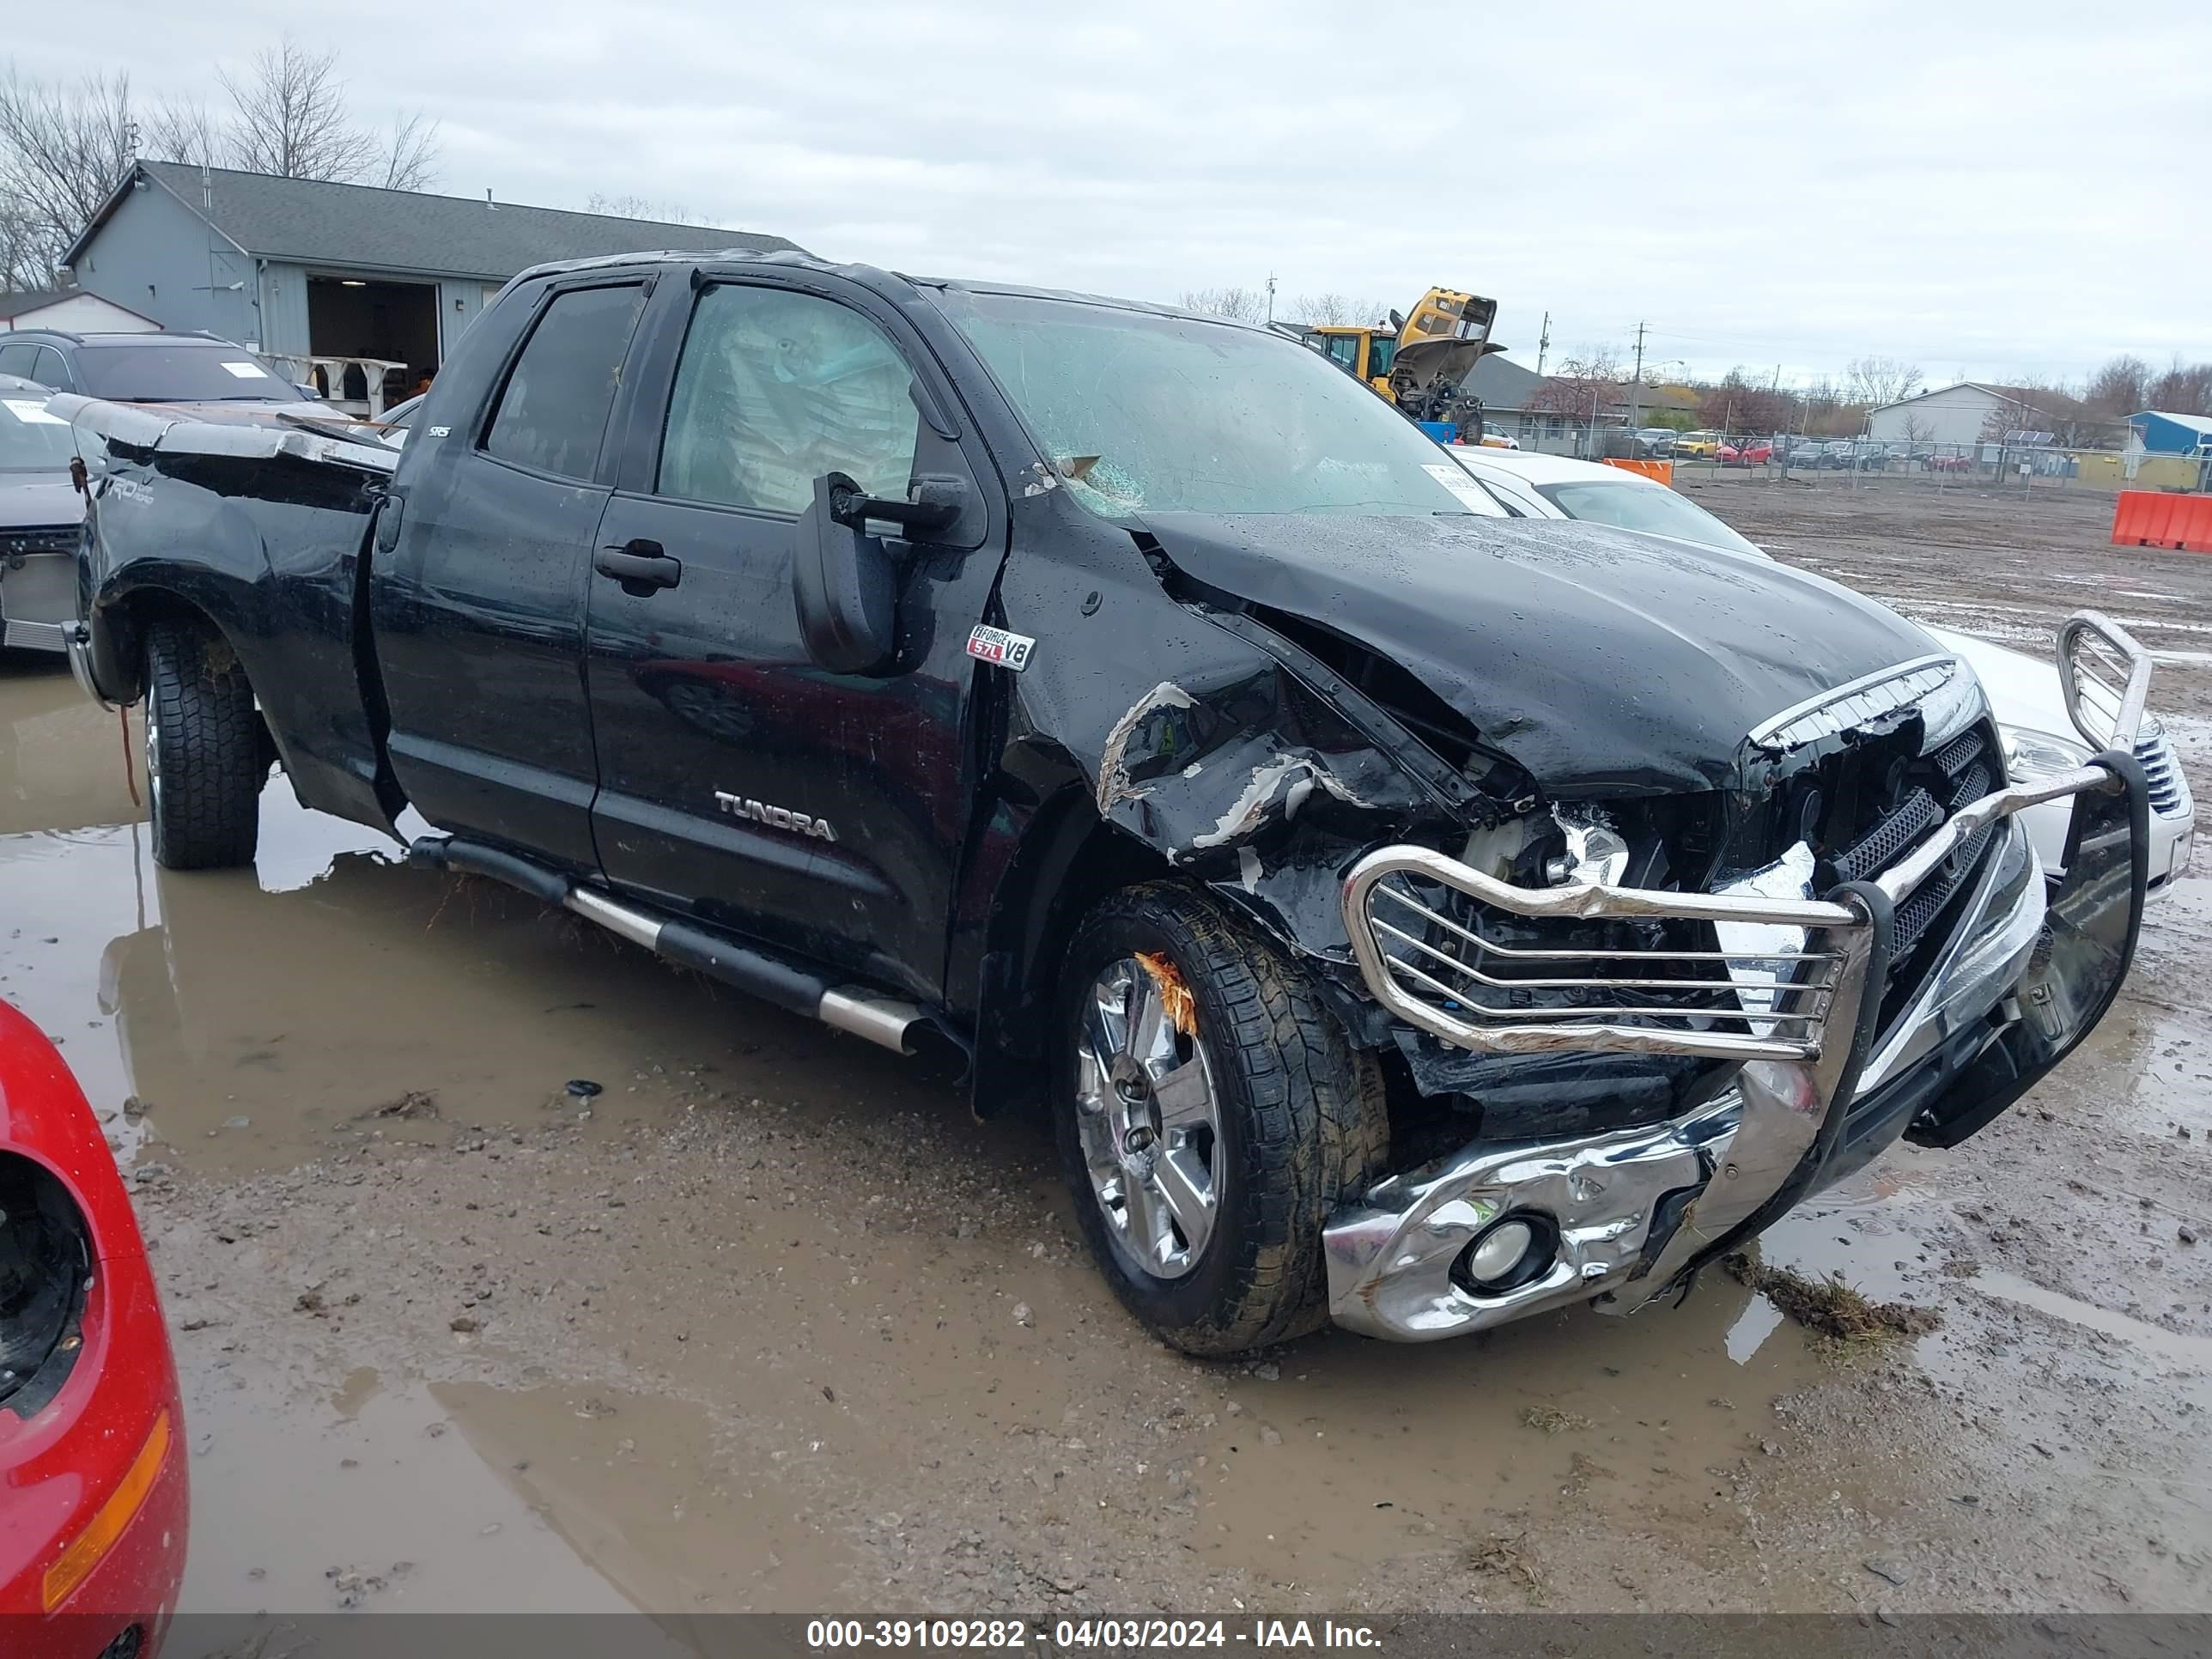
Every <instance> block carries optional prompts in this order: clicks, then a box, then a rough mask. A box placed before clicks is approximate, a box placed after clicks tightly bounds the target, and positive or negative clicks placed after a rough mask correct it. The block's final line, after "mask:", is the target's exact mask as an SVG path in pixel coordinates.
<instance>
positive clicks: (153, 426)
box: [48, 394, 400, 830]
mask: <svg viewBox="0 0 2212 1659" xmlns="http://www.w3.org/2000/svg"><path fill="white" fill-rule="evenodd" d="M48 407H49V408H50V409H51V410H52V412H53V413H55V414H56V415H58V416H62V417H63V418H64V419H66V420H67V421H69V422H70V425H71V427H72V428H75V430H76V436H77V453H78V455H79V457H80V458H81V459H82V461H83V463H84V466H85V471H86V484H87V491H88V505H87V509H86V538H85V552H84V555H83V558H82V568H81V569H80V572H79V577H78V583H79V592H78V605H79V617H80V619H81V620H82V622H83V623H85V624H87V632H88V638H87V639H86V641H84V647H83V649H84V653H85V664H84V665H85V667H86V669H87V670H88V673H89V675H90V678H91V679H92V681H93V683H94V689H95V690H98V691H99V692H100V695H101V696H105V697H107V698H110V699H112V700H113V701H118V702H125V701H130V700H132V699H134V698H135V696H137V690H138V678H139V675H140V673H141V671H142V670H141V665H140V663H139V661H138V659H137V653H138V650H139V648H140V647H139V643H138V641H139V637H140V629H141V628H142V626H143V621H144V619H145V617H146V615H147V614H149V611H148V607H149V605H151V603H153V602H154V600H155V595H157V594H158V595H161V599H160V601H159V602H160V603H161V604H162V605H174V604H176V603H177V602H179V601H182V602H183V603H185V604H186V605H190V606H191V608H193V609H195V610H197V611H199V612H201V613H202V614H203V615H204V617H205V618H206V619H207V620H208V621H209V622H210V623H212V624H213V625H214V626H215V628H216V629H217V630H218V631H219V632H220V633H221V634H222V636H223V638H224V639H225V640H226V641H228V643H229V645H230V647H231V648H232V649H233V650H234V651H235V652H236V653H238V657H239V659H240V662H241V663H242V664H243V665H244V666H245V668H246V673H247V676H248V678H250V679H251V680H252V683H253V684H254V686H255V687H256V688H257V690H258V692H259V694H260V696H261V711H262V715H263V719H264V721H265V723H266V724H267V726H268V728H269V732H270V737H271V738H272V739H273V740H274V743H275V745H276V752H277V755H278V757H280V758H281V759H282V760H283V763H284V768H285V770H286V772H287V773H288V774H289V776H290V778H291V780H292V784H293V787H294V788H295V791H296V792H297V793H298V794H299V796H300V799H301V801H303V802H304V803H305V804H306V805H309V806H313V807H316V808H319V809H320V810H322V811H328V812H333V813H336V814H337V815H339V816H340V817H348V818H351V819H353V820H355V821H356V822H357V823H367V824H371V825H374V826H375V827H377V828H379V829H387V830H388V829H391V827H392V815H393V814H394V813H395V812H396V811H397V810H398V805H399V795H398V790H397V788H396V787H395V786H394V785H393V784H392V780H391V777H390V774H389V770H388V769H387V767H386V763H385V761H384V757H383V750H382V735H383V732H382V728H383V722H382V719H381V716H380V712H379V707H378V705H379V698H378V696H377V693H376V690H375V680H374V672H373V668H372V667H371V665H369V664H368V663H367V662H366V660H365V659H364V656H363V653H362V650H361V641H362V628H361V618H362V615H363V609H362V606H363V594H362V582H363V580H365V577H366V574H367V553H368V538H369V535H370V533H371V526H372V525H373V523H374V518H375V514H376V511H377V508H378V506H379V504H380V502H381V501H382V499H383V489H384V486H385V484H386V483H387V482H388V481H389V479H390V477H391V475H392V468H393V466H394V465H396V464H397V462H398V459H399V454H400V452H399V451H398V449H396V448H392V447H387V446H386V445H385V444H384V443H382V442H380V441H379V440H378V438H377V437H376V435H375V430H374V428H371V427H368V426H365V425H363V424H362V423H361V422H355V421H350V420H347V419H345V418H343V417H342V416H323V415H320V414H319V413H315V412H295V411H292V410H285V409H280V408H271V407H270V406H267V405H258V406H252V407H245V406H241V407H238V408H230V407H226V406H224V405H222V404H189V405H185V404H178V405H166V404H119V403H108V402H104V401H101V400H100V399H97V398H82V397H77V396H74V395H66V394H65V395H63V396H59V397H57V398H54V399H53V400H52V403H51V404H49V405H48Z"/></svg>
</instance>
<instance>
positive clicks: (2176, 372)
mask: <svg viewBox="0 0 2212 1659" xmlns="http://www.w3.org/2000/svg"><path fill="white" fill-rule="evenodd" d="M2137 407H2138V408H2142V409H2154V410H2158V411H2159V412H2160V413H2161V414H2165V415H2212V363H2192V364H2191V365H2189V366H2188V367H2186V368H2185V367H2183V365H2182V362H2181V359H2180V358H2179V357H2176V358H2175V359H2174V360H2173V362H2172V367H2171V368H2168V369H2167V370H2166V373H2165V374H2161V375H2160V376H2159V377H2158V378H2157V379H2156V380H2153V381H2152V382H2151V383H2150V384H2149V385H2148V386H2145V387H2144V388H2143V400H2142V403H2141V404H2138V405H2137ZM2127 412H2128V413H2130V414H2133V413H2134V412H2135V411H2134V410H2128V411H2127Z"/></svg>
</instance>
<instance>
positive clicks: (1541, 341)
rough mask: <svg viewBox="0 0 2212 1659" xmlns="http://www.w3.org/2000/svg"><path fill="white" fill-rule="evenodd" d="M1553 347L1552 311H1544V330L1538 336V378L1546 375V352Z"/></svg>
mask: <svg viewBox="0 0 2212 1659" xmlns="http://www.w3.org/2000/svg"><path fill="white" fill-rule="evenodd" d="M1550 349H1552V313H1550V312H1548V311H1547V312H1546V313H1544V331H1543V333H1541V335H1539V336H1538V337H1537V338H1536V378H1537V379H1538V380H1541V379H1542V378H1543V377H1544V354H1545V353H1546V352H1547V351H1549V350H1550Z"/></svg>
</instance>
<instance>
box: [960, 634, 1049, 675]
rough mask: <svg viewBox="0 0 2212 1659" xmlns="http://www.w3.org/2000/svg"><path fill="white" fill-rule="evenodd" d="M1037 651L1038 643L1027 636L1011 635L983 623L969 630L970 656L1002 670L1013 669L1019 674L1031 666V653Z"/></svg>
mask: <svg viewBox="0 0 2212 1659" xmlns="http://www.w3.org/2000/svg"><path fill="white" fill-rule="evenodd" d="M1034 650H1036V641H1035V640H1033V639H1031V638H1030V636H1029V635H1026V634H1009V633H1008V632H1006V629H1003V628H990V627H987V626H985V625H984V624H983V623H976V624H975V627H973V628H971V629H969V630H968V654H969V656H971V657H973V658H975V659H976V660H977V661H979V662H994V663H996V664H998V665H999V666H1000V667H1001V668H1011V669H1012V670H1013V671H1015V672H1016V673H1017V674H1018V673H1020V672H1021V671H1022V670H1023V669H1024V668H1027V667H1028V666H1029V665H1030V652H1032V651H1034Z"/></svg>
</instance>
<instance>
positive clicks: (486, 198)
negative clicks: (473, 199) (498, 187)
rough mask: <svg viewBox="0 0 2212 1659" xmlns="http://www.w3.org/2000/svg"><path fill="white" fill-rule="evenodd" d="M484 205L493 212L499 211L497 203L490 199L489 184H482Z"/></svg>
mask: <svg viewBox="0 0 2212 1659" xmlns="http://www.w3.org/2000/svg"><path fill="white" fill-rule="evenodd" d="M484 206H485V207H486V208H488V209H489V210H491V211H492V212H494V213H496V212H498V211H499V204H498V203H496V202H495V201H493V200H492V199H491V186H490V185H485V186H484Z"/></svg>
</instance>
